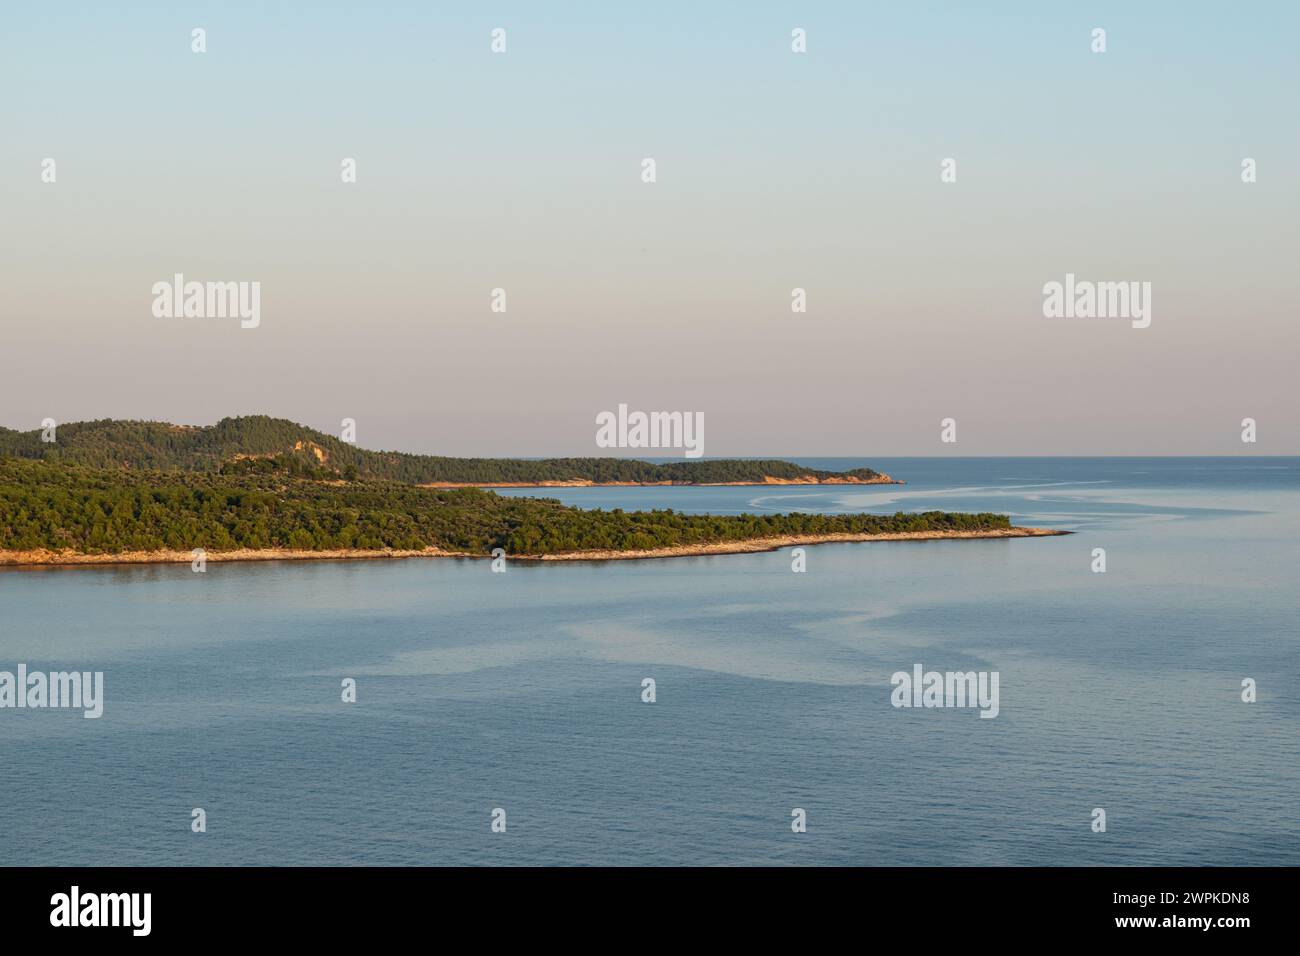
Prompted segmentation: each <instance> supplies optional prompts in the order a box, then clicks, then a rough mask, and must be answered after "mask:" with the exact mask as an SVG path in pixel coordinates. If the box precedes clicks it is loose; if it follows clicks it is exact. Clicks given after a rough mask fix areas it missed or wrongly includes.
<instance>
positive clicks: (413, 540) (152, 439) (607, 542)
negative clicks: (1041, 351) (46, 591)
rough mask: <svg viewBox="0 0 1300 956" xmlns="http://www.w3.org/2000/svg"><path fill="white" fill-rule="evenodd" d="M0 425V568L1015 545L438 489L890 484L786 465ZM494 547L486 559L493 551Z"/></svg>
mask: <svg viewBox="0 0 1300 956" xmlns="http://www.w3.org/2000/svg"><path fill="white" fill-rule="evenodd" d="M55 438H56V441H54V442H44V441H42V440H41V433H40V432H39V431H35V432H16V431H12V430H9V429H0V565H27V564H94V563H137V562H176V561H185V562H190V561H191V560H198V559H197V558H196V557H195V554H196V549H201V550H202V552H203V556H204V559H205V560H206V559H208V558H210V559H211V560H213V561H223V560H261V559H281V558H364V557H408V556H411V557H413V556H428V557H440V556H469V557H486V556H489V555H493V554H494V553H495V554H496V555H497V556H500V555H502V554H504V555H507V556H509V557H511V558H529V559H552V560H553V559H582V558H599V559H606V558H635V557H670V556H677V555H687V554H721V553H730V552H743V551H759V550H771V549H774V548H778V547H783V546H786V545H796V544H818V543H822V542H830V541H875V540H894V539H907V538H995V537H1028V536H1038V535H1044V534H1054V533H1056V532H1051V531H1045V530H1042V529H1035V528H1016V527H1013V526H1012V524H1011V521H1010V519H1009V518H1008V517H1007V516H1006V515H999V514H987V513H984V514H954V513H949V512H941V511H927V512H923V513H919V514H917V513H906V512H897V513H895V514H893V515H876V514H845V515H824V514H785V515H775V514H762V515H699V514H682V513H680V512H677V511H674V510H672V509H664V510H654V511H624V510H622V509H619V508H616V509H613V510H611V511H604V510H601V509H592V510H587V509H581V508H574V507H570V506H567V505H564V504H562V503H561V502H559V501H556V500H554V499H549V498H531V497H529V498H517V497H503V496H501V495H498V494H495V493H493V492H491V491H486V490H483V489H482V488H477V487H437V485H439V484H445V485H459V484H491V483H500V484H543V483H557V484H574V483H583V482H586V483H610V484H623V483H626V484H639V483H647V484H650V483H655V484H664V483H680V484H714V483H718V484H723V483H768V482H773V481H776V482H782V481H790V482H851V483H878V482H881V481H891V480H892V479H890V478H889V477H888V476H887V475H882V474H880V473H878V472H875V471H872V470H871V469H868V468H860V469H855V470H853V471H849V472H826V471H815V470H809V469H806V468H802V467H800V466H798V465H794V464H791V463H790V462H784V461H734V460H733V461H696V462H673V463H671V464H664V465H654V464H650V463H648V462H642V461H634V460H625V459H617V458H572V459H567V458H566V459H549V460H546V461H524V460H519V459H506V458H501V459H489V458H483V459H468V458H440V457H435V456H429V455H408V454H402V453H398V452H376V451H364V450H362V449H358V448H355V447H353V446H352V445H350V444H348V443H346V442H342V441H339V440H338V439H335V438H333V437H331V436H329V435H325V434H323V433H321V432H318V431H314V430H312V429H310V428H305V427H303V426H302V425H296V424H294V423H293V422H289V421H285V420H282V419H274V418H266V417H261V416H254V417H249V418H228V419H224V420H223V421H221V422H219V423H218V424H216V425H214V426H211V427H206V428H196V427H191V426H182V425H169V424H166V423H159V422H117V421H99V422H81V423H74V424H67V425H60V426H58V428H57V432H56V434H55ZM498 549H499V550H498Z"/></svg>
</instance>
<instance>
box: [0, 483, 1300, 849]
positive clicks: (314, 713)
mask: <svg viewBox="0 0 1300 956" xmlns="http://www.w3.org/2000/svg"><path fill="white" fill-rule="evenodd" d="M802 461H804V462H805V463H807V464H809V465H813V466H819V467H829V468H848V467H856V466H859V465H870V466H872V467H876V468H880V469H883V470H885V471H888V472H889V473H890V474H892V475H894V476H895V477H898V478H902V479H905V480H906V481H907V484H906V485H904V486H898V487H893V486H884V487H864V488H851V487H774V488H753V487H751V488H698V489H693V488H619V489H574V490H565V491H563V492H550V491H548V492H546V494H547V495H548V496H552V497H559V498H562V499H563V500H564V501H566V502H569V503H572V504H576V505H580V506H584V507H604V508H614V507H621V508H628V509H631V508H650V507H672V508H676V509H679V510H688V511H712V512H720V513H735V512H742V511H768V512H784V511H794V510H799V511H825V512H836V513H838V512H851V511H872V512H891V513H892V512H894V511H897V510H903V511H911V510H928V509H936V508H937V509H949V510H980V511H985V510H987V511H998V512H1007V513H1010V514H1011V515H1012V516H1013V518H1014V519H1015V520H1016V521H1017V522H1019V523H1025V524H1033V525H1042V526H1050V527H1059V528H1066V529H1070V530H1073V531H1076V532H1077V534H1074V535H1070V536H1066V537H1059V538H1042V539H1027V540H1004V541H934V542H890V543H868V544H842V545H822V546H817V547H812V548H808V549H807V571H806V573H802V574H796V573H792V571H791V556H790V553H789V552H788V551H781V552H774V553H771V554H754V555H732V556H717V557H706V558H676V559H668V560H653V561H630V562H604V563H580V564H578V563H575V564H567V563H564V564H560V563H557V564H547V565H540V566H539V565H527V564H523V563H518V564H511V565H509V566H508V570H507V572H506V573H504V574H494V573H492V572H491V570H490V567H489V564H488V563H487V562H484V561H471V560H463V561H462V560H411V561H394V562H378V561H376V562H351V563H349V562H322V563H293V562H275V563H258V564H242V565H241V564H228V565H221V564H211V565H209V566H208V570H207V573H206V574H194V573H192V572H191V571H190V569H189V567H188V566H180V567H126V568H79V569H31V570H8V571H0V670H13V669H14V668H15V667H16V665H17V664H19V663H26V664H28V665H29V667H31V668H32V669H45V670H63V669H77V670H102V671H103V672H104V674H105V685H106V686H105V693H106V702H105V708H104V715H103V717H102V718H101V719H99V720H86V719H83V718H82V717H81V715H80V713H79V712H67V711H52V710H40V711H36V710H22V711H18V710H0V766H3V768H4V773H3V783H0V863H3V864H10V865H23V864H84V865H100V864H111V865H129V864H356V863H361V864H453V863H454V864H889V865H899V864H904V865H906V864H940V865H942V864H1230V865H1238V864H1241V865H1253V864H1300V797H1298V796H1297V794H1298V793H1300V626H1298V625H1297V620H1298V616H1297V611H1298V610H1300V607H1298V605H1300V588H1298V587H1297V578H1298V573H1297V571H1298V569H1300V459H1295V458H1288V459H1277V458H1262V457H1243V458H1236V459H1219V458H1205V459H1199V458H1183V459H1177V458H1150V459H1142V458H1123V459H1033V458H1002V459H960V458H950V459H893V460H882V459H872V460H870V461H863V460H857V459H802ZM511 493H514V492H511ZM534 493H536V492H534ZM1094 548H1104V549H1105V551H1106V557H1107V571H1106V573H1104V574H1097V573H1093V572H1092V570H1091V565H1092V560H1093V559H1092V551H1093V549H1094ZM918 663H919V664H922V665H923V666H924V668H925V669H926V670H931V669H933V670H940V671H947V670H962V671H967V670H975V671H997V672H998V673H999V675H1000V713H999V715H998V716H997V717H996V718H995V719H980V718H979V716H978V711H976V710H970V709H967V710H958V709H929V710H926V709H895V708H893V707H892V706H891V705H890V691H891V689H892V688H891V686H890V684H889V677H890V675H891V674H892V673H893V672H895V671H898V670H907V671H910V670H911V669H912V667H913V665H914V664H918ZM346 677H351V678H355V680H356V681H357V688H358V690H357V694H358V699H357V702H356V703H355V704H345V703H343V702H342V701H341V699H340V683H341V681H342V680H343V678H346ZM646 677H652V678H654V680H655V681H656V686H657V701H656V702H655V703H653V704H646V703H642V702H641V682H642V679H643V678H646ZM1245 678H1252V679H1254V680H1255V681H1256V682H1257V687H1258V700H1257V701H1256V702H1254V703H1244V702H1243V701H1242V700H1241V685H1242V680H1243V679H1245ZM195 807H202V808H203V809H204V810H205V811H206V813H207V828H208V829H207V832H206V833H204V834H194V833H192V832H191V829H190V821H191V810H192V809H193V808H195ZM497 807H500V808H503V809H504V810H505V811H506V821H507V826H506V832H505V833H493V832H492V831H491V828H490V823H491V814H492V810H493V809H494V808H497ZM796 807H798V808H803V809H804V810H806V811H807V832H806V833H802V834H796V833H793V832H792V831H791V827H790V821H791V810H792V809H793V808H796ZM1094 808H1104V809H1105V811H1106V814H1107V830H1106V832H1105V833H1094V832H1092V829H1091V826H1090V824H1091V822H1092V818H1093V817H1092V811H1093V809H1094Z"/></svg>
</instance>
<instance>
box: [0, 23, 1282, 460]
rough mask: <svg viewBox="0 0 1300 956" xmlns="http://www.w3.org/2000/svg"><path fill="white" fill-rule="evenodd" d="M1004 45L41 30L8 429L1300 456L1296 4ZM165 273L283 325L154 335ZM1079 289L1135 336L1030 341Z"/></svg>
mask: <svg viewBox="0 0 1300 956" xmlns="http://www.w3.org/2000/svg"><path fill="white" fill-rule="evenodd" d="M983 6H985V7H988V8H990V10H976V9H974V7H975V5H973V4H969V3H958V2H953V3H907V4H896V3H864V2H843V3H815V2H814V3H807V2H805V3H745V4H741V3H721V2H719V3H702V2H698V0H697V2H691V3H687V2H656V3H654V4H643V5H631V4H611V3H588V2H581V3H579V2H573V3H564V2H531V3H514V4H493V5H485V4H480V3H468V2H465V3H429V2H426V3H412V4H384V3H357V4H348V5H344V4H310V5H309V4H288V3H273V2H267V3H210V4H190V3H184V2H168V3H140V4H130V5H119V4H113V5H107V4H98V3H83V4H65V3H59V2H48V3H40V4H24V5H21V6H19V5H14V6H12V7H11V8H7V9H6V11H5V13H4V16H3V19H2V20H0V84H3V89H4V90H5V91H6V93H5V96H4V98H3V102H4V105H3V107H2V108H0V223H2V224H3V225H2V227H0V261H2V262H3V275H4V280H5V281H4V284H5V289H4V295H3V297H0V424H3V425H5V426H8V427H11V428H21V429H24V430H27V429H32V428H37V427H39V426H40V423H41V421H42V419H45V418H53V419H55V420H56V421H59V422H66V421H79V420H86V419H96V418H133V419H150V420H165V421H174V422H182V423H189V424H210V423H213V422H215V421H217V420H218V419H220V418H223V417H226V416H231V415H241V414H270V415H275V416H279V417H284V418H290V419H293V420H296V421H300V422H303V423H304V424H308V425H311V426H313V427H316V428H320V429H321V430H323V431H327V432H332V433H336V434H337V433H338V432H339V430H340V423H341V421H342V420H343V419H344V418H351V419H354V420H355V421H356V423H357V427H356V434H357V442H358V444H360V445H362V446H363V447H370V448H396V449H401V450H406V451H416V452H429V453H440V454H449V455H518V456H536V455H594V454H608V453H609V451H608V450H606V449H601V448H598V447H597V445H596V442H595V437H596V424H595V420H596V416H597V415H598V414H599V413H601V412H602V411H608V410H615V409H617V408H618V406H619V405H620V404H626V405H627V406H629V408H631V409H633V410H644V411H682V412H687V413H698V414H701V415H703V416H704V419H705V421H706V444H705V453H706V454H707V455H708V456H710V457H715V456H720V455H785V456H797V455H805V456H811V455H842V456H861V457H870V456H873V455H878V456H892V455H1133V454H1228V455H1237V454H1273V455H1279V454H1284V455H1286V454H1297V453H1300V418H1297V414H1296V412H1297V404H1298V403H1297V401H1296V399H1297V397H1298V395H1300V384H1298V382H1300V376H1297V373H1296V368H1295V366H1296V357H1297V355H1298V354H1300V330H1298V328H1297V318H1298V312H1297V307H1296V303H1297V301H1298V293H1300V269H1298V268H1297V265H1296V261H1297V251H1298V246H1300V228H1298V227H1297V225H1296V224H1297V222H1300V187H1298V185H1297V174H1298V171H1300V155H1298V154H1300V150H1298V149H1297V147H1298V145H1300V127H1298V124H1297V110H1296V106H1295V95H1296V91H1297V90H1300V57H1297V56H1296V55H1295V52H1294V48H1293V46H1294V37H1295V36H1296V33H1297V27H1300V6H1297V5H1295V4H1292V3H1282V2H1275V3H1261V4H1256V5H1252V6H1250V7H1245V8H1243V7H1234V6H1232V5H1229V4H1208V3H1173V2H1168V3H1157V2H1151V3H1142V4H1133V3H1051V4H1044V3H1041V2H1035V3H1031V2H1026V3H1012V2H1006V3H989V4H984V5H983ZM124 7H129V9H124ZM195 28H202V29H203V30H205V31H206V52H203V53H196V52H194V51H193V50H192V43H193V39H192V31H193V30H194V29H195ZM497 28H501V29H504V30H505V40H506V50H505V52H504V53H495V52H493V50H492V48H491V44H492V31H493V30H494V29H497ZM1096 28H1102V29H1104V30H1105V31H1106V50H1105V52H1104V53H1098V52H1094V51H1093V49H1092V47H1093V45H1094V40H1093V31H1094V29H1096ZM795 29H802V30H804V31H805V32H806V52H804V53H796V52H793V51H792V49H791V45H792V39H791V32H792V30H795ZM345 158H352V159H354V160H355V162H356V181H355V182H344V181H343V179H342V176H341V169H342V163H343V160H344V159H345ZM646 158H653V159H654V161H655V181H654V182H645V181H643V176H642V169H643V165H642V161H643V160H644V159H646ZM949 158H951V159H953V160H955V169H956V180H955V181H953V182H944V181H943V179H942V176H941V173H942V171H943V166H942V164H943V161H944V160H946V159H949ZM1246 158H1251V159H1254V160H1255V163H1256V181H1255V182H1251V183H1245V182H1243V181H1242V161H1243V159H1246ZM46 159H53V160H54V161H55V167H54V170H55V179H54V181H53V182H47V181H43V176H44V173H45V166H44V165H43V164H44V161H45V160H46ZM177 273H180V274H182V275H184V276H185V278H186V279H187V280H190V281H199V282H207V281H214V282H215V281H222V282H224V281H247V282H258V283H260V296H261V299H260V302H261V305H260V324H259V325H258V326H257V327H256V328H241V324H240V322H239V321H238V320H236V319H211V318H185V317H183V316H182V317H175V318H173V317H162V318H160V317H157V316H155V315H154V312H153V308H152V307H153V305H154V294H153V292H152V289H153V287H154V284H155V283H158V282H160V281H164V282H170V281H171V280H172V277H173V275H175V274H177ZM1067 273H1072V274H1074V275H1075V276H1077V277H1078V278H1079V279H1081V280H1092V281H1098V282H1102V281H1105V282H1110V281H1123V282H1130V281H1132V282H1149V283H1150V288H1151V303H1150V305H1151V322H1150V325H1149V327H1146V328H1135V327H1133V325H1132V323H1131V322H1130V321H1129V320H1128V319H1126V318H1124V317H1118V318H1116V317H1109V318H1103V317H1098V318H1071V319H1066V318H1049V317H1046V316H1044V314H1043V301H1044V294H1043V288H1044V285H1045V284H1046V283H1050V282H1053V281H1058V282H1063V281H1064V280H1065V276H1066V274H1067ZM796 288H799V289H804V290H805V292H806V300H807V310H806V311H805V312H794V311H792V308H791V304H792V290H794V289H796ZM494 289H504V290H505V294H506V299H505V301H506V310H505V311H504V312H494V311H493V310H492V308H491V304H492V295H493V290H494ZM1248 417H1249V418H1253V419H1255V421H1256V423H1257V426H1256V427H1257V441H1256V442H1255V443H1253V444H1244V443H1243V442H1242V441H1241V431H1242V428H1241V423H1242V420H1243V419H1244V418H1248ZM945 418H952V419H954V420H955V422H956V426H957V427H956V437H957V441H956V442H954V443H944V442H942V441H941V431H942V430H941V422H942V420H943V419H945Z"/></svg>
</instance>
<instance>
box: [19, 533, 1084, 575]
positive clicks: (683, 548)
mask: <svg viewBox="0 0 1300 956" xmlns="http://www.w3.org/2000/svg"><path fill="white" fill-rule="evenodd" d="M1071 533H1072V532H1069V531H1057V530H1055V529H1053V528H995V529H990V530H986V531H899V532H891V533H886V534H849V533H843V534H818V535H785V536H780V537H772V538H749V539H745V540H741V541H719V542H714V543H712V544H685V545H674V546H672V547H668V548H650V549H647V550H644V551H568V552H565V553H562V554H517V555H507V556H506V557H507V559H508V560H510V561H626V560H644V559H648V558H679V557H694V556H702V555H713V554H753V553H755V552H762V551H777V550H780V549H781V548H788V547H797V546H802V545H812V544H834V543H848V542H865V541H933V540H941V539H950V538H951V539H973V538H1041V537H1053V536H1056V535H1064V534H1071ZM491 557H492V556H491V555H490V554H473V553H471V552H468V551H444V550H442V549H441V548H423V549H419V550H409V551H397V550H382V551H375V550H365V549H360V548H344V549H337V550H332V551H305V550H301V549H295V548H258V549H252V548H243V549H239V550H236V551H210V552H207V553H206V554H205V556H204V558H205V560H206V561H208V562H209V563H213V564H218V563H222V562H226V561H373V560H382V559H385V558H387V559H393V558H479V559H491ZM193 560H194V554H193V552H191V551H123V552H120V553H118V554H80V553H78V552H75V551H50V550H46V549H38V550H34V551H0V568H3V567H10V568H18V567H25V568H31V567H92V566H103V565H123V564H190V563H191V562H192V561H193Z"/></svg>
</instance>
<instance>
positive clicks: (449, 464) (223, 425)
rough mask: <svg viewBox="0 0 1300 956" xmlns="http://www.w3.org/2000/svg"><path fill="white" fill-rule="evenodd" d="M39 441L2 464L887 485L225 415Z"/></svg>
mask: <svg viewBox="0 0 1300 956" xmlns="http://www.w3.org/2000/svg"><path fill="white" fill-rule="evenodd" d="M55 439H56V440H55V441H54V442H45V441H42V433H41V430H40V429H35V430H33V431H29V432H18V431H13V430H11V429H8V428H0V458H29V459H41V460H46V461H57V462H65V463H70V464H76V465H84V466H87V467H92V468H129V469H152V470H159V471H194V472H218V471H223V470H224V471H226V472H227V473H229V472H230V471H232V470H238V471H246V470H250V469H251V470H256V469H257V468H258V467H259V460H260V461H269V460H271V459H275V460H276V462H277V466H276V467H277V470H278V469H282V468H284V467H286V466H290V467H292V466H295V465H296V466H297V467H298V468H299V469H301V470H303V471H307V472H315V473H321V472H323V473H326V474H337V475H339V476H341V477H346V478H349V479H351V478H357V477H360V478H375V479H385V480H389V481H400V482H406V483H409V484H424V483H437V482H463V483H475V482H479V483H500V482H518V483H531V482H545V481H574V480H577V481H592V482H595V483H597V484H601V483H607V482H680V483H683V484H711V483H725V482H749V481H755V482H761V481H763V480H764V479H767V478H774V479H778V480H785V481H794V480H806V481H813V480H816V481H825V480H832V481H835V480H838V481H880V480H882V477H883V476H881V475H880V474H879V473H878V472H875V471H872V470H871V469H870V468H855V469H853V470H852V471H846V472H829V471H818V470H815V469H811V468H804V467H803V466H801V465H796V464H793V463H791V462H788V461H739V460H717V461H703V460H701V461H687V460H683V461H674V462H670V463H667V464H661V465H656V464H651V463H650V462H645V461H637V460H635V459H630V458H548V459H544V460H539V461H525V460H522V459H516V458H444V457H440V456H435V455H411V454H406V453H404V452H390V451H367V450H365V449H362V448H357V447H356V446H354V445H351V444H348V443H346V442H343V441H340V440H339V439H337V438H335V437H334V436H332V435H327V434H325V433H324V432H319V431H316V430H315V429H312V428H307V427H306V426H304V425H299V424H297V423H295V422H291V421H288V420H286V419H283V418H270V417H268V416H265V415H251V416H247V417H243V418H223V419H222V420H221V421H219V422H217V424H215V425H208V426H201V427H200V426H192V425H172V424H168V423H167V422H134V421H114V420H111V419H104V420H101V421H94V422H69V423H67V424H61V425H59V426H58V427H57V429H56V431H55Z"/></svg>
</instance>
